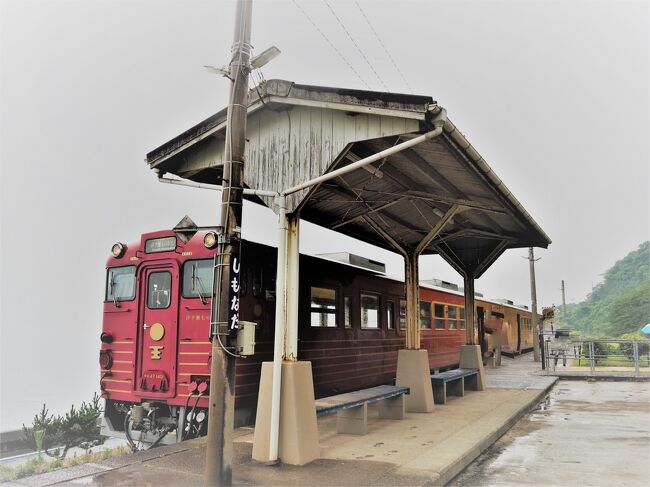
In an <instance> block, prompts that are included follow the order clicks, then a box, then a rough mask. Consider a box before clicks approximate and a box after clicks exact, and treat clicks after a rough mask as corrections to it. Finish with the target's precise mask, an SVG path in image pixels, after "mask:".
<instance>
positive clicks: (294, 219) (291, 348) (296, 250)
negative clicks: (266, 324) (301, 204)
mask: <svg viewBox="0 0 650 487" xmlns="http://www.w3.org/2000/svg"><path fill="white" fill-rule="evenodd" d="M299 261H300V217H299V216H298V215H297V214H293V215H291V216H289V217H288V218H287V278H286V285H287V320H286V334H285V344H284V359H285V360H291V361H295V360H298V289H299V287H300V282H299V271H300V268H299Z"/></svg>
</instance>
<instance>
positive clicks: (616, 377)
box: [549, 374, 650, 382]
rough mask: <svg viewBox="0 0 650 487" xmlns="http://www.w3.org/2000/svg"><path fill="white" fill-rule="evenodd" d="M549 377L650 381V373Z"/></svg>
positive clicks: (557, 375) (555, 375)
mask: <svg viewBox="0 0 650 487" xmlns="http://www.w3.org/2000/svg"><path fill="white" fill-rule="evenodd" d="M549 377H557V378H558V379H560V380H601V381H605V382H607V381H608V382H649V381H650V376H648V375H645V376H643V375H640V376H634V375H586V374H585V375H581V374H566V375H565V374H562V375H559V374H553V375H551V376H549Z"/></svg>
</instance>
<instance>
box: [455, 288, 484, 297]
mask: <svg viewBox="0 0 650 487" xmlns="http://www.w3.org/2000/svg"><path fill="white" fill-rule="evenodd" d="M458 290H459V291H460V292H461V293H463V294H465V288H464V287H463V286H461V287H459V288H458ZM474 296H475V297H477V298H482V297H483V293H480V292H478V291H474Z"/></svg>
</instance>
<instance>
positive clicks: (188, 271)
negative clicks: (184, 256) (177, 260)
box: [183, 259, 213, 300]
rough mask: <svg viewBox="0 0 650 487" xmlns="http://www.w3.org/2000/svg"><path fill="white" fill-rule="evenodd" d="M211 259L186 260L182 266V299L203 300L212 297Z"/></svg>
mask: <svg viewBox="0 0 650 487" xmlns="http://www.w3.org/2000/svg"><path fill="white" fill-rule="evenodd" d="M212 268H213V260H212V259H202V260H188V261H187V262H185V264H183V297H185V298H201V299H202V300H205V299H207V298H209V297H210V296H211V295H212Z"/></svg>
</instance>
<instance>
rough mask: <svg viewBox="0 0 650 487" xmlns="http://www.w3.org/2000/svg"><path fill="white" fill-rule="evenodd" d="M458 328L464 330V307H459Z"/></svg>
mask: <svg viewBox="0 0 650 487" xmlns="http://www.w3.org/2000/svg"><path fill="white" fill-rule="evenodd" d="M459 312H460V329H461V330H464V329H465V308H460V309H459Z"/></svg>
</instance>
